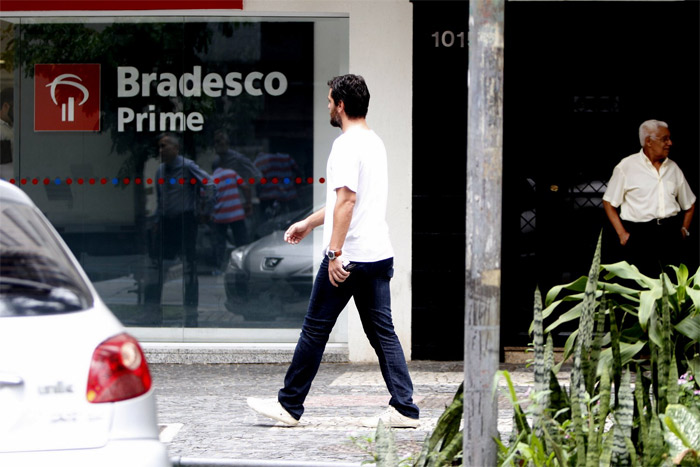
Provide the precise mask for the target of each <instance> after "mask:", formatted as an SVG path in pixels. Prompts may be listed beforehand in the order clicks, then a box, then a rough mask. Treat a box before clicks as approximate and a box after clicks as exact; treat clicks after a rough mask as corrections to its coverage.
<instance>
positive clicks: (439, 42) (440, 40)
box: [430, 31, 464, 48]
mask: <svg viewBox="0 0 700 467" xmlns="http://www.w3.org/2000/svg"><path fill="white" fill-rule="evenodd" d="M430 37H434V38H435V47H441V46H442V47H452V46H454V45H456V44H455V42H457V41H458V42H459V47H460V48H464V31H462V32H460V33H459V34H455V33H454V32H452V31H444V32H443V33H442V34H440V32H439V31H438V32H435V33H434V34H432V35H431V36H430Z"/></svg>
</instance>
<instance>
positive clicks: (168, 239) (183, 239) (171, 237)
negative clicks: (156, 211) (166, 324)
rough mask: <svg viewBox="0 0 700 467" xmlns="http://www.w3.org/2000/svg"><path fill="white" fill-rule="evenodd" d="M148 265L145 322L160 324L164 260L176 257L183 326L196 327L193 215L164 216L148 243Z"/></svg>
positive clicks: (186, 213) (161, 318)
mask: <svg viewBox="0 0 700 467" xmlns="http://www.w3.org/2000/svg"><path fill="white" fill-rule="evenodd" d="M150 249H151V251H150V259H151V266H150V268H149V271H148V272H149V274H148V279H147V283H146V285H145V287H144V304H145V305H146V321H149V322H150V323H151V324H160V323H162V320H163V315H162V309H161V307H160V304H161V298H162V294H163V282H164V279H165V275H166V273H167V271H166V268H165V267H164V265H163V262H164V260H173V259H175V258H176V257H178V256H180V257H181V258H182V262H183V276H184V278H183V279H184V290H183V301H184V305H185V307H184V308H185V325H186V326H197V324H198V323H197V307H198V305H199V280H198V278H197V219H196V216H195V215H194V213H192V212H185V213H183V214H182V215H180V216H164V217H162V218H161V219H159V223H158V224H157V225H156V226H155V232H154V234H153V238H152V240H151V242H150Z"/></svg>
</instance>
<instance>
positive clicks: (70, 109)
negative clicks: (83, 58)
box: [46, 73, 90, 122]
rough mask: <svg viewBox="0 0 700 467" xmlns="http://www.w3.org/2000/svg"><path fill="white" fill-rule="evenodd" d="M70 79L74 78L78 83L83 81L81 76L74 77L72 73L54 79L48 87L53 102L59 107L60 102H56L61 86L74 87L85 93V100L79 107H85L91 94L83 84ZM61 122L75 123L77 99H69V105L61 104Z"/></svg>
mask: <svg viewBox="0 0 700 467" xmlns="http://www.w3.org/2000/svg"><path fill="white" fill-rule="evenodd" d="M69 78H74V79H77V80H78V81H82V79H81V78H80V76H78V75H74V74H72V73H64V74H62V75H59V76H57V77H56V79H54V80H53V81H52V82H50V83H49V84H47V85H46V87H47V88H48V87H50V88H51V100H53V103H54V104H56V105H58V101H57V100H56V87H57V86H58V85H59V84H63V85H68V86H73V87H75V88H78V89H80V91H82V93H83V100H81V101H80V102H79V103H78V105H83V104H84V103H85V102H87V100H88V98H89V97H90V92H89V91H88V90H87V88H86V87H85V86H83V85H82V84H80V83H78V82H76V81H70V80H69ZM61 121H62V122H73V121H75V97H69V98H68V102H67V103H65V102H64V103H63V104H61Z"/></svg>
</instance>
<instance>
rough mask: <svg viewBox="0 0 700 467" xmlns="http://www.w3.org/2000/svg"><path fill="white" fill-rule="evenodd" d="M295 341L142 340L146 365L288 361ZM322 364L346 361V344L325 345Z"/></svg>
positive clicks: (291, 355)
mask: <svg viewBox="0 0 700 467" xmlns="http://www.w3.org/2000/svg"><path fill="white" fill-rule="evenodd" d="M295 347H296V343H294V344H248V343H241V344H214V343H181V342H177V343H175V342H141V348H142V349H143V352H144V354H145V356H146V360H148V363H149V364H155V363H181V364H216V363H223V364H245V363H253V364H265V363H290V362H291V361H292V357H293V356H294V349H295ZM322 361H323V362H324V363H349V361H350V359H349V358H348V345H347V344H333V343H330V344H327V346H326V351H325V352H324V354H323V360H322Z"/></svg>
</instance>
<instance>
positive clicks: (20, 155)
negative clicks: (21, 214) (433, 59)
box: [0, 16, 349, 342]
mask: <svg viewBox="0 0 700 467" xmlns="http://www.w3.org/2000/svg"><path fill="white" fill-rule="evenodd" d="M0 23H1V24H0V26H1V27H0V29H1V31H2V36H1V38H0V41H1V44H0V53H1V54H2V56H1V58H2V64H0V67H2V71H1V74H0V78H1V80H2V81H1V85H2V88H3V89H10V91H7V93H9V95H11V96H12V100H13V102H12V103H13V111H14V121H13V122H12V123H11V125H10V128H11V130H10V134H11V135H12V137H13V141H12V147H11V148H10V149H6V148H5V146H6V145H3V161H5V159H6V158H9V159H11V160H12V166H11V168H9V169H7V171H4V172H3V175H2V176H3V178H12V179H14V180H15V183H16V184H18V185H20V186H21V187H22V188H23V189H24V190H25V191H26V192H27V193H28V194H29V195H30V196H31V197H32V198H33V200H34V201H35V202H36V203H37V205H38V206H39V207H40V209H41V210H42V211H43V212H44V213H45V214H46V215H47V217H48V218H49V219H50V220H51V222H52V223H53V224H54V226H55V227H56V229H57V230H58V231H59V233H61V235H62V236H63V238H64V239H65V241H66V242H67V243H68V245H69V246H70V247H71V249H72V250H73V252H74V253H75V254H76V256H77V257H78V258H79V260H80V262H81V264H82V265H83V267H84V268H85V270H86V271H87V273H88V275H89V276H90V278H91V280H92V281H93V282H94V284H95V286H96V287H97V289H98V291H99V293H100V295H101V297H102V299H103V300H104V301H105V302H106V303H107V305H108V306H109V307H110V308H111V309H112V311H113V312H114V313H115V314H116V315H117V317H118V318H119V319H120V320H121V321H122V322H123V323H124V324H125V325H127V326H130V327H133V328H140V329H138V330H136V333H137V334H138V335H139V336H140V337H141V338H142V339H146V340H148V339H155V340H168V341H177V340H183V341H197V340H204V341H231V342H236V341H275V342H284V341H295V340H296V337H297V336H298V329H299V327H300V326H301V322H302V320H303V316H304V313H305V311H306V306H307V303H308V297H309V294H310V291H311V286H312V281H313V276H314V272H315V268H316V267H317V263H318V262H319V261H318V259H319V257H320V251H319V249H318V244H317V243H318V242H316V243H314V242H313V241H312V239H309V241H308V242H307V243H302V244H300V245H297V246H291V245H288V244H286V243H284V242H283V238H282V235H283V232H284V230H285V229H286V228H287V226H288V225H289V224H290V223H291V222H294V221H295V220H297V219H300V218H301V217H303V216H305V215H308V214H309V213H310V212H311V210H312V209H314V208H318V207H319V203H320V202H322V199H323V195H322V193H323V187H322V183H323V179H322V177H323V175H324V172H325V159H326V156H327V154H328V151H329V150H330V145H331V143H332V140H333V138H334V137H335V136H337V134H336V133H335V132H333V131H332V129H331V128H330V126H329V125H328V115H327V108H326V96H327V85H326V81H327V80H328V79H329V78H330V77H332V76H335V75H338V74H342V73H346V72H347V62H348V35H349V31H348V20H347V18H345V17H335V16H333V17H312V18H300V17H293V18H282V17H225V18H220V17H219V18H207V17H175V16H169V17H150V18H149V17H145V18H143V17H140V18H131V17H109V18H108V17H96V18H76V17H71V18H26V17H23V18H16V19H14V20H13V19H12V18H4V19H3V20H2V21H0ZM3 92H5V91H3ZM8 151H9V152H8ZM10 155H11V157H10ZM3 167H4V169H3V170H5V166H4V165H3ZM339 340H342V337H341V338H339Z"/></svg>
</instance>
